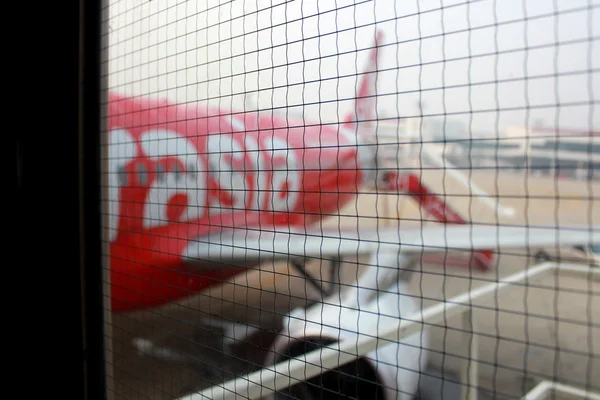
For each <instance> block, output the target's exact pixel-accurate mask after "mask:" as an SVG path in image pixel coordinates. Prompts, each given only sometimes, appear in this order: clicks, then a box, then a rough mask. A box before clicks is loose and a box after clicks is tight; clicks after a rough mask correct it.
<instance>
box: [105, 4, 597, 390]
mask: <svg viewBox="0 0 600 400" xmlns="http://www.w3.org/2000/svg"><path fill="white" fill-rule="evenodd" d="M106 7H108V10H107V11H108V12H107V13H106V16H107V18H108V19H107V20H105V21H103V22H104V23H106V24H107V26H108V29H107V34H108V38H107V40H106V43H107V44H108V45H107V46H108V47H107V48H105V49H104V50H105V51H106V53H105V54H106V62H107V63H108V68H107V71H108V75H107V76H106V77H105V78H106V85H107V89H106V90H107V91H108V93H107V99H108V104H106V106H107V110H108V115H107V117H106V118H107V121H106V126H107V129H108V131H107V132H105V133H104V134H105V135H106V137H107V140H106V148H105V149H103V151H104V154H105V158H104V159H103V162H104V164H103V165H104V166H105V170H104V174H105V175H106V177H107V179H106V182H107V185H106V186H105V187H103V201H104V202H107V203H108V205H107V210H108V215H107V221H108V226H106V227H105V238H106V239H105V240H106V242H107V247H106V248H107V249H108V253H107V254H106V260H107V263H106V268H107V271H109V273H110V278H109V279H107V281H106V282H105V284H106V285H105V287H106V290H105V296H106V298H107V304H110V307H111V310H110V314H109V315H110V317H109V318H108V321H107V339H108V340H109V342H110V350H109V353H110V354H109V357H108V375H109V379H110V381H111V382H110V385H111V387H110V396H111V397H113V398H115V399H117V398H127V399H167V398H168V399H173V398H182V399H184V398H186V399H190V400H191V399H200V398H221V397H219V396H220V395H224V396H225V397H226V396H232V395H233V394H234V392H237V391H238V390H239V396H240V398H277V399H284V398H298V399H316V398H319V399H329V398H336V399H337V398H360V399H375V398H377V399H386V400H388V399H392V398H398V399H401V398H402V399H406V400H408V399H412V398H420V399H428V400H434V399H438V398H439V399H442V398H443V399H445V400H447V399H452V398H456V399H458V398H459V397H461V396H462V397H461V398H467V397H469V398H470V399H471V400H475V397H474V396H479V397H482V398H488V397H489V398H494V399H495V398H521V397H522V396H524V395H525V394H526V393H527V392H528V391H530V390H531V389H532V388H533V387H535V386H536V385H537V384H538V383H539V382H540V381H542V380H550V381H556V382H561V383H564V384H568V385H574V386H577V387H580V388H583V389H587V390H593V391H596V392H598V391H600V379H599V377H600V363H599V361H598V355H599V353H598V352H599V350H598V347H599V345H600V344H599V342H598V340H600V339H599V338H600V336H599V334H600V308H599V307H600V306H599V305H598V304H599V303H598V301H597V300H598V297H599V295H600V287H599V286H598V282H597V276H598V263H599V261H598V260H599V258H598V257H599V255H598V253H597V252H598V247H595V246H594V244H595V243H597V242H600V237H598V236H597V233H598V232H597V230H596V228H595V224H596V221H597V219H598V216H597V214H598V212H597V211H598V210H597V205H596V203H595V200H596V194H595V193H596V191H597V189H598V174H597V173H596V166H597V164H599V163H600V141H598V140H597V139H596V138H597V132H598V126H599V124H600V120H599V117H598V115H599V114H598V113H596V112H595V111H596V108H597V100H596V99H595V97H594V93H595V91H597V90H598V89H600V88H598V82H600V80H598V79H597V77H598V76H597V74H598V72H599V70H600V59H598V54H600V52H598V51H596V50H598V47H597V46H598V32H597V28H594V26H598V24H597V22H598V21H599V20H598V15H599V14H598V11H599V7H600V3H598V2H593V1H574V0H568V1H567V0H562V1H559V0H555V1H553V2H550V1H541V0H534V1H505V2H500V1H498V2H496V1H491V0H473V1H458V0H456V1H430V0H427V1H403V2H394V1H380V2H377V3H375V2H371V1H357V2H350V1H337V0H336V1H330V2H329V1H328V2H316V1H315V2H312V1H304V2H302V1H273V2H266V1H261V2H258V1H257V2H235V1H227V2H215V1H207V2H191V1H165V0H151V1H139V0H119V1H116V0H110V1H107V2H106ZM558 228H560V229H561V231H560V232H559V231H558ZM563 229H564V230H563ZM545 262H546V263H548V264H543V263H545ZM553 262H555V263H556V265H557V266H558V267H557V268H559V269H560V268H563V269H565V271H566V272H564V273H563V272H560V271H556V269H555V268H554V267H552V268H550V267H548V268H547V271H546V270H544V269H543V268H544V267H543V266H544V265H550V264H551V263H553ZM540 266H542V267H540ZM573 266H575V267H574V268H572V269H571V270H569V269H568V268H571V267H573ZM540 268H542V269H540ZM539 271H541V272H539ZM538 272H539V273H538ZM567 272H574V273H573V274H568V273H567ZM534 273H536V274H537V275H535V276H534V275H533V274H534ZM519 274H523V275H522V276H521V278H522V279H516V278H514V277H515V276H517V275H519ZM529 274H531V275H529ZM506 282H509V283H508V284H506ZM494 284H496V287H492V285H494ZM499 286H501V287H499ZM486 287H491V289H490V291H489V292H486V293H485V294H483V291H484V288H486ZM477 290H479V292H477V293H480V294H481V297H477V296H468V295H465V294H466V293H472V292H473V291H477ZM442 306H443V307H444V308H442V309H440V310H441V312H438V313H434V311H433V310H436V307H438V308H439V307H442ZM419 310H426V312H425V313H424V314H420V313H419ZM424 315H427V318H425V317H424ZM398 324H400V325H401V324H404V325H401V326H405V328H406V329H409V330H410V329H412V331H411V333H409V334H407V335H406V336H404V337H403V338H402V339H401V340H398V338H397V336H394V335H397V332H399V329H397V325H398ZM395 327H396V328H395ZM340 343H341V345H340ZM353 343H354V345H353ZM327 346H333V347H331V348H336V347H335V346H339V347H341V348H338V350H337V353H338V354H339V357H336V356H327V355H326V352H325V351H323V355H322V356H318V352H319V349H321V350H322V349H324V348H327ZM367 348H369V349H367ZM360 351H362V353H361V354H360V355H358V356H357V355H356V354H357V353H356V352H360ZM311 352H312V353H311ZM303 354H313V356H314V355H315V354H316V355H317V356H314V357H312V356H310V357H308V358H306V359H305V356H303ZM353 355H354V359H353V360H351V359H350V358H352V357H353ZM344 357H346V358H345V360H346V361H345V362H343V363H342V365H339V366H338V365H337V364H336V363H335V362H334V361H335V360H334V361H332V360H333V359H334V358H335V359H337V358H344ZM347 357H350V358H347ZM286 360H301V361H302V362H303V363H304V365H305V367H304V369H303V371H301V372H299V374H300V375H298V376H296V377H295V378H290V379H289V381H290V382H289V384H290V387H289V388H288V387H282V388H281V389H278V390H275V391H272V390H270V388H271V386H270V385H271V384H272V381H273V379H274V378H273V376H271V375H269V372H270V373H272V372H273V371H275V369H274V368H273V366H274V365H275V364H277V363H278V362H283V361H286ZM329 363H333V364H329ZM323 365H332V366H333V367H332V368H329V367H327V368H324V369H323V370H319V369H320V368H321V367H322V366H323ZM260 370H263V371H265V373H266V374H267V375H264V376H263V375H251V376H253V377H257V376H262V378H261V379H267V378H265V377H266V376H270V377H269V378H268V379H271V381H267V380H265V381H262V380H260V379H258V380H254V381H253V380H252V379H250V380H244V379H242V380H241V381H240V383H238V384H237V385H234V386H233V387H235V388H236V389H235V390H232V389H231V386H227V385H225V386H223V385H224V384H225V383H226V382H229V383H231V382H232V381H233V380H235V379H239V378H243V377H244V376H246V374H252V373H253V372H254V373H256V372H257V371H260ZM276 370H277V373H278V374H279V375H277V374H273V375H274V376H278V378H277V379H283V378H285V375H286V372H285V371H284V373H283V378H282V375H281V372H279V371H280V370H279V368H277V369H276ZM308 375H310V376H308ZM281 382H282V381H280V382H279V383H278V384H279V385H281V384H282V383H281ZM286 382H287V381H286ZM228 385H229V384H228ZM283 386H286V385H283ZM211 387H213V389H214V388H218V387H221V388H223V387H225V390H224V391H223V392H217V391H214V392H212V394H209V395H207V394H206V393H208V392H206V390H210V388H211ZM251 387H252V388H251ZM203 390H205V392H202V393H203V394H198V393H199V392H201V391H203ZM261 390H262V391H261ZM263 392H264V393H263ZM217 393H220V395H218V394H217ZM205 396H207V397H205ZM269 396H270V397H269ZM464 396H466V397H464ZM229 398H234V397H229Z"/></svg>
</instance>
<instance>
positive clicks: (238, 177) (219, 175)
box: [206, 134, 249, 213]
mask: <svg viewBox="0 0 600 400" xmlns="http://www.w3.org/2000/svg"><path fill="white" fill-rule="evenodd" d="M206 147H207V152H208V171H209V173H210V174H211V175H213V176H215V178H216V180H217V182H218V183H219V187H220V188H221V189H222V190H224V191H226V192H227V193H228V194H229V195H230V198H231V205H230V207H232V208H233V209H234V210H241V209H243V208H244V207H246V204H247V200H248V194H249V191H248V185H247V183H246V173H245V172H244V171H243V169H245V168H244V167H247V163H246V153H245V152H244V151H243V150H244V149H243V148H242V146H241V145H240V144H239V143H238V142H237V140H235V139H234V137H233V135H231V134H221V135H210V136H209V138H208V141H207V145H206ZM221 207H224V205H222V204H221V203H220V202H219V199H218V198H217V199H215V203H214V204H211V213H216V212H218V211H220V208H221Z"/></svg>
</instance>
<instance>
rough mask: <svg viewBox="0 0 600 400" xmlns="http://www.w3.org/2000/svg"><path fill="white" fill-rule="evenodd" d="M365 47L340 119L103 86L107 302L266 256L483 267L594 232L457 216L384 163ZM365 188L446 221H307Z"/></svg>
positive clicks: (157, 295) (391, 154)
mask: <svg viewBox="0 0 600 400" xmlns="http://www.w3.org/2000/svg"><path fill="white" fill-rule="evenodd" d="M380 40H381V34H380V33H378V35H377V41H376V44H377V43H378V41H380ZM377 54H378V48H377V45H376V46H374V47H373V50H372V52H371V54H370V58H369V69H370V71H367V73H365V74H363V78H362V79H363V81H362V83H361V86H360V90H359V95H358V96H357V98H356V103H355V108H354V112H352V113H350V114H349V115H348V116H347V117H346V118H345V121H344V123H343V124H339V125H337V124H329V125H327V124H320V123H312V124H311V123H307V122H305V121H303V120H294V119H292V118H284V117H279V116H276V115H268V116H265V115H264V114H263V113H261V114H259V113H256V112H235V111H226V110H222V109H216V108H211V107H210V106H207V105H175V104H171V103H169V102H168V101H165V100H152V99H149V98H130V97H125V96H122V95H118V94H115V93H111V94H110V97H109V117H108V130H109V133H108V138H109V149H108V157H109V160H108V165H109V171H108V176H109V199H108V200H109V212H110V223H109V227H108V228H109V237H110V274H111V276H110V279H111V298H112V310H113V311H116V312H126V311H132V310H138V309H144V308H149V307H155V306H159V305H162V304H165V303H169V302H172V301H176V300H178V299H181V298H183V297H185V296H189V295H190V294H193V293H195V292H198V291H200V290H204V289H206V288H208V287H210V286H212V285H219V284H221V283H222V282H223V281H224V280H226V279H229V278H231V277H233V276H234V275H236V274H239V273H242V272H245V271H246V270H247V268H249V267H255V266H258V265H259V264H260V263H263V262H265V261H270V260H277V259H281V260H287V261H290V260H304V259H308V258H337V257H343V256H345V255H348V256H356V255H359V254H364V253H370V254H372V253H374V252H382V251H386V252H392V253H394V254H397V253H398V252H400V253H401V254H402V255H404V256H412V255H415V256H421V255H422V254H423V253H436V252H446V251H454V250H456V251H475V252H478V253H476V254H479V257H480V261H482V262H483V265H489V263H490V261H491V255H492V250H493V249H496V248H503V249H504V248H510V247H513V248H515V247H526V246H533V247H537V246H550V245H552V246H570V245H588V244H594V243H598V242H599V241H600V240H599V239H598V238H597V237H596V236H594V235H596V233H597V231H595V230H594V231H592V232H590V230H589V229H588V228H587V227H580V228H578V227H560V230H559V229H558V228H557V227H520V226H496V225H487V226H486V225H465V220H464V219H463V218H461V217H460V215H458V214H457V213H454V212H453V211H452V210H451V209H450V208H449V207H448V206H447V205H446V204H445V203H444V202H443V201H441V200H440V199H439V198H438V197H436V196H432V195H431V194H430V193H429V192H428V189H427V187H425V186H424V185H423V184H422V183H421V182H420V181H419V178H418V177H417V176H416V175H414V174H412V173H407V174H404V175H403V174H400V173H398V171H397V170H396V171H393V170H391V171H390V170H387V171H386V170H385V169H384V168H383V167H382V166H383V165H384V164H385V163H386V162H388V161H389V160H392V161H393V162H397V150H398V146H399V145H398V144H397V143H396V145H395V146H394V145H393V143H392V145H390V143H389V142H388V143H385V144H384V145H379V144H378V143H377V139H378V136H377V131H376V129H375V127H374V124H373V122H374V121H375V95H376V94H375V93H376V92H375V77H376V72H373V71H375V68H376V62H377ZM361 188H362V189H361ZM364 189H376V190H378V191H383V190H388V191H394V192H398V191H405V192H407V193H408V194H409V195H411V196H412V197H413V198H415V200H416V201H418V202H419V204H420V205H421V207H423V208H424V209H425V210H427V211H429V212H430V213H431V214H432V215H433V216H434V217H436V218H437V219H438V220H440V221H441V222H444V223H452V224H453V225H446V224H443V225H442V224H440V225H437V226H426V227H414V228H413V227H410V228H399V227H393V228H377V229H372V230H371V229H367V230H365V229H361V230H360V231H358V230H357V229H356V228H354V229H352V228H351V227H348V228H342V229H341V230H340V229H331V228H329V229H324V228H321V227H319V222H320V221H321V220H322V219H324V218H326V217H329V216H331V215H336V214H337V213H338V211H339V210H340V208H342V207H343V206H344V205H346V204H348V203H349V202H351V201H353V200H354V199H355V197H356V196H357V194H358V193H359V192H361V190H364ZM592 233H593V234H594V235H592Z"/></svg>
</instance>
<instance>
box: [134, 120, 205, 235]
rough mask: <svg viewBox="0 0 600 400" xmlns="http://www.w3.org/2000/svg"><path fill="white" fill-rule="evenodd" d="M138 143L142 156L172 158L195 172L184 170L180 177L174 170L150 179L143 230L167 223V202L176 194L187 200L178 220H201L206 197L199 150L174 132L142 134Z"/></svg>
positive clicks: (160, 131) (157, 131) (161, 131)
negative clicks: (160, 176)
mask: <svg viewBox="0 0 600 400" xmlns="http://www.w3.org/2000/svg"><path fill="white" fill-rule="evenodd" d="M140 144H141V147H142V149H143V150H144V152H145V154H146V155H147V156H148V157H149V158H150V159H152V160H154V161H158V160H160V159H163V158H165V157H175V158H177V159H178V160H179V161H180V162H181V163H182V164H183V165H185V166H186V168H188V169H189V168H190V167H192V168H194V171H185V172H184V173H183V174H179V175H178V174H177V173H174V172H175V171H166V173H165V177H164V179H154V180H153V182H152V185H151V186H150V190H149V191H148V195H147V197H146V203H145V210H144V227H146V228H151V227H156V226H161V225H166V224H168V223H169V220H168V217H167V207H168V204H169V203H168V202H169V200H170V199H171V198H172V197H173V196H175V195H178V194H183V195H185V196H186V197H187V205H186V207H185V212H184V214H183V215H182V216H181V219H182V220H191V219H195V218H198V217H200V216H201V214H202V210H203V208H204V204H205V203H204V202H205V200H206V195H207V194H206V182H205V176H204V174H203V173H202V172H203V171H202V169H203V168H202V164H201V162H200V158H199V157H198V150H197V149H196V147H195V146H194V145H193V144H192V142H190V141H189V140H188V139H187V138H186V137H184V136H180V135H179V134H177V132H174V131H170V130H151V131H148V132H145V133H143V134H142V136H141V138H140ZM190 172H192V173H190Z"/></svg>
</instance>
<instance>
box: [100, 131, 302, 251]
mask: <svg viewBox="0 0 600 400" xmlns="http://www.w3.org/2000/svg"><path fill="white" fill-rule="evenodd" d="M238 128H239V127H238ZM240 137H241V136H240ZM109 140H110V148H109V169H110V173H109V177H110V178H109V179H110V188H109V210H110V211H109V212H110V219H109V232H110V241H111V242H112V241H114V240H115V238H116V235H117V232H118V230H119V220H120V212H121V210H120V201H121V200H122V199H121V195H122V194H121V190H122V188H123V187H126V186H129V185H130V184H131V182H132V180H131V179H128V178H127V170H126V165H127V164H128V163H130V162H131V161H133V160H134V159H135V158H137V157H144V156H146V157H148V158H149V159H151V160H152V161H154V162H155V163H156V164H155V165H156V167H155V171H156V177H155V178H154V179H152V180H151V181H150V187H149V190H148V193H147V196H146V199H145V202H144V205H143V207H144V211H143V216H144V218H143V226H144V227H145V228H152V227H157V226H163V225H166V224H168V223H169V217H168V210H167V209H168V207H169V201H170V200H171V199H173V198H174V196H177V195H185V197H186V199H187V204H184V205H183V206H184V209H185V211H184V212H183V213H182V214H181V217H180V219H179V220H180V221H189V220H192V219H197V218H202V217H204V216H205V215H206V214H207V210H206V207H205V206H206V201H207V196H208V195H209V194H208V185H207V181H206V176H205V174H204V172H205V171H204V164H203V163H202V159H201V158H200V156H199V155H198V150H197V148H196V146H195V144H194V143H193V142H192V141H190V140H189V139H188V138H186V137H185V136H182V135H179V134H178V133H177V132H175V131H171V130H165V129H160V130H149V131H147V132H144V133H143V134H142V135H141V136H140V138H139V144H140V147H139V148H140V149H141V151H142V154H138V147H137V146H136V141H135V139H134V137H133V136H132V135H131V134H130V133H129V132H127V131H126V130H124V129H114V130H112V131H111V133H110V139H109ZM207 150H208V155H207V159H206V161H207V165H208V173H209V174H211V175H212V176H213V177H214V178H215V180H216V181H217V183H218V184H219V189H220V190H221V191H223V192H226V193H227V195H228V196H229V199H230V203H231V204H229V207H233V208H234V209H237V210H242V209H247V208H249V209H250V210H254V211H257V210H260V209H263V210H270V211H283V212H285V211H290V210H292V209H293V208H295V206H296V203H297V201H298V191H299V189H300V176H301V173H300V171H298V160H297V158H296V155H295V153H294V152H293V151H291V150H290V149H289V148H288V143H287V141H286V140H285V139H283V138H276V137H268V138H266V139H263V140H262V141H258V140H257V139H256V138H255V137H252V136H249V135H246V136H245V138H244V139H243V141H238V139H237V138H236V137H234V136H233V135H232V134H212V135H209V137H208V140H207ZM167 158H175V159H176V160H178V161H179V162H180V163H181V165H183V166H184V170H183V171H181V170H179V171H178V170H177V168H175V170H174V169H173V168H166V169H165V168H164V163H162V164H161V162H163V161H164V160H165V159H167ZM144 171H145V170H144ZM159 175H160V177H159ZM144 176H146V175H144ZM249 177H253V178H254V179H252V180H250V179H248V178H249ZM120 178H125V179H124V180H122V179H120ZM140 179H141V178H140ZM140 183H141V184H144V183H145V180H143V179H141V180H140ZM269 192H271V195H270V198H269ZM215 197H216V198H215V199H211V202H212V203H211V204H210V206H211V211H210V212H211V213H212V212H219V211H222V210H223V207H224V205H222V204H221V202H220V198H219V196H215ZM250 200H252V201H251V203H250ZM267 200H269V201H267Z"/></svg>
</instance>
